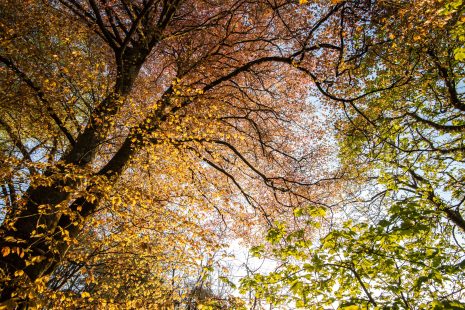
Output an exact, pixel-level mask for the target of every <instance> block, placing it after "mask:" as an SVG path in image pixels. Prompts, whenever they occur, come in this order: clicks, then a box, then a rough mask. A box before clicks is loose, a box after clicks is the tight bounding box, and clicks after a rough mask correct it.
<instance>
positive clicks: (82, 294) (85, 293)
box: [81, 292, 90, 298]
mask: <svg viewBox="0 0 465 310" xmlns="http://www.w3.org/2000/svg"><path fill="white" fill-rule="evenodd" d="M81 297H82V298H89V297H90V294H89V292H82V293H81Z"/></svg>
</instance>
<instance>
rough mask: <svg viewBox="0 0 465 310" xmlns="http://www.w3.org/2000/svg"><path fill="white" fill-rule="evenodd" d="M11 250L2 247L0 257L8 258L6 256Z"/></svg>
mask: <svg viewBox="0 0 465 310" xmlns="http://www.w3.org/2000/svg"><path fill="white" fill-rule="evenodd" d="M10 252H11V250H10V248H9V247H7V246H6V247H4V248H2V255H3V256H4V257H5V256H8V254H10Z"/></svg>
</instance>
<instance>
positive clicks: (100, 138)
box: [0, 0, 371, 306]
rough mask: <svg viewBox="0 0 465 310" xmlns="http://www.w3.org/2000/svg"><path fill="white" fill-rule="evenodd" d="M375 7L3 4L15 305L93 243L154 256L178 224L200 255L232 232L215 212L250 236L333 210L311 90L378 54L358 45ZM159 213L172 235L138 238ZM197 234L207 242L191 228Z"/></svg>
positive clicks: (7, 269)
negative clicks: (297, 213) (288, 214)
mask: <svg viewBox="0 0 465 310" xmlns="http://www.w3.org/2000/svg"><path fill="white" fill-rule="evenodd" d="M370 7H371V6H370V3H369V2H368V1H361V2H360V1H345V2H339V1H336V2H334V1H315V2H313V3H311V4H310V5H306V6H299V5H298V3H294V1H284V0H283V1H271V2H270V1H242V0H239V1H180V0H169V1H156V0H148V1H145V0H144V1H142V0H141V1H130V2H129V1H125V0H119V1H116V0H112V1H110V0H103V1H94V0H88V1H81V0H59V1H45V2H44V1H29V2H24V3H20V4H18V3H16V2H15V1H5V2H4V3H2V9H1V12H2V13H1V24H0V26H1V29H2V33H3V34H4V35H3V36H2V41H1V46H0V62H1V63H2V66H1V74H2V83H1V91H2V98H4V99H3V101H2V106H1V111H0V112H1V113H2V118H1V119H2V123H1V124H0V125H1V128H2V131H1V134H2V136H1V137H2V152H3V153H2V166H3V167H4V168H3V170H2V195H3V196H2V197H3V199H4V208H3V210H4V213H5V217H4V220H3V223H2V227H1V240H0V248H1V250H2V258H1V259H0V270H1V271H0V274H1V279H0V290H1V298H0V300H1V301H2V302H6V303H8V304H9V305H13V304H16V305H18V306H25V305H26V304H28V303H31V302H33V301H30V299H33V300H35V301H36V300H37V299H36V297H35V296H36V295H35V293H34V292H38V293H39V294H44V286H45V285H46V283H47V281H48V280H49V279H50V275H51V274H53V272H54V271H57V274H56V275H57V276H58V275H59V272H60V270H61V271H63V270H62V269H57V268H63V267H58V266H60V263H61V262H64V261H65V259H66V257H68V255H71V254H70V253H73V251H76V250H78V249H79V246H78V244H79V242H78V240H83V239H84V240H86V239H90V241H91V242H90V245H89V244H88V245H86V247H87V249H88V250H89V249H95V248H98V246H95V245H94V246H92V242H94V241H95V242H97V241H101V240H106V239H109V240H110V241H111V242H113V243H111V242H110V241H109V242H110V243H105V244H103V245H102V246H103V248H104V251H107V252H108V251H109V249H110V248H111V246H109V244H115V247H117V248H119V249H121V246H123V247H125V246H126V245H125V243H124V242H122V240H116V239H117V237H118V233H119V232H125V233H126V232H127V233H128V234H129V235H125V236H126V238H127V239H130V240H131V241H134V240H136V241H134V243H131V244H129V245H130V246H132V245H136V244H137V245H138V247H139V251H140V249H144V248H145V247H146V246H149V244H156V245H157V244H158V245H163V244H164V242H165V240H169V239H167V235H169V233H170V229H175V228H174V227H173V224H175V223H174V222H170V221H174V220H175V219H176V220H180V222H181V223H182V224H183V225H185V226H182V227H181V229H180V230H179V231H178V232H183V233H184V234H185V235H184V237H185V239H190V240H191V241H193V243H191V245H190V246H194V245H193V244H195V242H194V241H197V240H201V241H202V242H204V241H205V240H207V239H208V238H207V237H206V236H208V234H207V232H211V231H214V230H215V228H217V227H218V222H217V221H214V220H211V219H212V211H211V210H215V209H216V210H217V212H218V213H219V215H220V218H221V220H222V221H223V223H224V224H225V225H231V223H232V220H233V219H234V221H235V224H234V225H235V229H234V230H236V232H237V233H239V234H240V233H241V231H240V228H241V227H242V229H243V231H247V230H249V229H248V228H247V227H248V226H247V225H248V224H250V223H252V222H254V221H255V220H254V219H253V218H254V216H253V215H254V214H256V213H259V214H261V216H262V218H264V219H265V220H266V221H270V219H271V218H276V219H279V218H280V216H281V217H282V216H283V214H284V213H285V211H286V210H288V209H291V208H293V207H296V206H299V205H302V204H304V203H308V202H309V201H311V202H312V203H313V204H321V205H325V204H328V203H330V201H331V198H332V197H331V194H330V193H328V191H327V188H328V186H329V180H330V179H331V178H337V177H338V175H337V174H336V175H335V173H336V172H335V171H334V169H333V171H331V170H328V172H322V170H321V169H322V168H323V167H325V166H326V165H330V162H331V161H330V160H328V158H331V152H332V149H331V147H330V145H329V144H327V141H326V140H325V136H324V135H325V133H324V130H323V129H322V128H312V126H314V125H315V123H314V122H313V120H312V118H311V117H312V114H311V113H312V111H311V108H312V107H311V105H310V104H308V103H306V102H305V97H306V95H307V87H306V82H305V81H310V80H313V81H314V82H316V84H317V86H318V87H320V88H321V83H320V80H321V79H322V78H323V77H325V76H331V75H333V74H336V75H338V76H343V75H344V73H345V72H346V71H345V70H342V71H338V68H339V67H340V66H341V65H342V63H341V60H342V59H343V58H341V57H342V55H344V56H345V57H347V58H348V59H350V58H353V59H355V58H356V57H357V56H359V55H363V53H364V50H365V48H366V45H367V44H369V42H367V41H365V40H363V39H361V40H358V43H357V44H347V43H346V40H347V35H348V34H349V33H354V32H360V31H362V30H363V29H365V28H364V26H365V25H366V24H367V20H365V19H363V18H361V17H363V16H364V14H365V13H366V12H368V11H369V10H370ZM360 27H361V28H360ZM360 29H362V30H360ZM363 31H365V30H363ZM363 31H362V32H363ZM367 31H368V30H367ZM349 62H350V61H349ZM295 68H297V69H295ZM334 68H336V72H335V71H334ZM309 129H311V132H312V135H309V133H308V132H309ZM291 141H292V143H290V142H291ZM326 155H328V156H329V157H328V156H327V157H325V156H326ZM332 156H333V157H334V154H332ZM325 163H326V164H325ZM319 179H326V181H324V180H323V181H318V180H319ZM334 188H336V187H334ZM244 204H245V205H246V206H245V207H242V209H241V207H240V206H241V205H244ZM142 211H143V212H142ZM154 213H155V216H154V218H152V220H155V219H160V221H161V222H162V223H166V224H164V225H165V226H164V225H160V226H159V227H160V228H159V230H158V231H159V232H160V234H158V235H157V234H155V233H153V232H152V233H149V231H150V230H151V228H152V227H143V228H140V227H139V228H137V229H133V230H130V229H126V228H127V227H125V225H127V223H128V222H130V221H131V220H132V218H131V217H132V215H134V217H135V218H136V219H137V221H136V222H135V224H134V223H133V226H134V227H138V226H141V225H142V223H143V219H144V218H145V219H148V218H149V217H150V216H152V215H153V214H154ZM192 217H193V218H195V220H192ZM147 221H148V223H149V224H150V225H155V223H153V222H151V221H150V220H147ZM118 222H119V223H120V224H121V225H120V226H118V225H116V224H117V223H118ZM107 223H109V224H108V225H109V226H107V227H105V225H106V224H107ZM194 223H195V225H197V228H205V232H203V233H202V232H201V231H200V229H199V230H192V231H191V229H192V228H193V226H195V225H194ZM241 224H243V225H241ZM113 225H114V226H113ZM142 226H143V225H142ZM180 235H182V234H180ZM141 236H147V238H148V239H149V241H150V242H148V243H144V242H145V241H141V240H142V239H140V237H141ZM190 237H192V238H190ZM182 240H183V239H181V240H178V241H179V243H180V244H182ZM86 241H89V240H86ZM207 241H208V240H207ZM171 242H172V241H171ZM213 243H214V242H213ZM188 244H189V243H188ZM202 244H203V243H202ZM83 248H85V247H83ZM135 248H137V247H135ZM157 248H158V247H157ZM81 249H82V248H81ZM128 250H129V248H128V247H125V248H124V251H123V252H124V253H127V251H128ZM70 251H71V252H70ZM138 253H139V252H138ZM175 253H176V252H175ZM87 254H89V253H87ZM172 254H173V253H171V255H172ZM159 255H163V254H159ZM166 255H168V254H166ZM83 257H84V258H92V256H81V261H78V262H72V261H69V262H68V264H71V265H72V266H71V269H72V270H73V269H76V270H78V269H79V270H82V268H80V267H76V266H79V263H80V262H82V258H83ZM115 257H118V256H114V257H113V258H112V260H110V261H113V262H115V260H114V258H115ZM120 257H123V256H120ZM135 257H136V258H137V255H136V256H135ZM122 259H123V260H122V261H124V262H125V263H124V264H131V262H134V260H133V259H134V258H131V257H128V256H125V258H122ZM76 263H77V265H76ZM73 264H74V265H73ZM109 266H116V265H115V264H110V265H109ZM163 266H164V265H163V264H161V265H157V268H162V269H163ZM165 267H166V266H165ZM68 270H69V269H68ZM89 277H91V276H89ZM65 278H66V277H65ZM91 278H92V277H91ZM53 279H54V278H53V277H52V279H51V280H50V281H51V282H49V285H51V286H52V287H53V286H54V285H55V284H56V281H55V282H54V280H53ZM76 279H79V277H78V278H76ZM110 279H111V277H110ZM110 282H111V281H110ZM136 282H137V283H139V284H140V283H142V282H143V279H139V280H138V281H136ZM56 285H58V284H56ZM56 285H55V286H56ZM157 285H159V284H157ZM58 286H59V285H58ZM155 286H156V285H155ZM113 293H114V292H113ZM113 293H112V292H111V290H109V293H108V298H111V295H112V294H113ZM88 295H89V293H88V292H83V293H82V297H83V298H84V299H85V298H87V299H89V296H88ZM52 296H53V294H52Z"/></svg>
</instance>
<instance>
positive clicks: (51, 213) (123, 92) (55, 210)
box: [0, 48, 149, 306]
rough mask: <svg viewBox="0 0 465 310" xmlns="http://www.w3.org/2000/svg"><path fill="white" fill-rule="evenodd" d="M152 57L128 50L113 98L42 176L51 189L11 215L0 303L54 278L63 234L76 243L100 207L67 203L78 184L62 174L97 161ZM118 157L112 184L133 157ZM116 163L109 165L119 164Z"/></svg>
mask: <svg viewBox="0 0 465 310" xmlns="http://www.w3.org/2000/svg"><path fill="white" fill-rule="evenodd" d="M148 54H149V50H147V49H137V50H136V49H133V48H127V49H126V53H125V55H123V57H122V58H123V60H122V61H121V62H120V63H119V64H118V75H117V77H116V81H115V86H114V90H113V92H112V93H111V94H110V95H108V97H107V98H105V99H104V100H103V101H102V102H101V103H100V104H99V105H98V107H97V108H96V109H95V111H94V113H93V116H92V118H91V119H90V121H89V123H88V125H87V126H86V128H85V130H84V131H83V132H82V133H81V134H80V135H79V136H78V138H77V140H76V143H75V145H73V146H71V149H70V150H69V151H68V152H67V154H66V155H65V156H64V157H63V158H62V160H61V161H60V164H59V165H57V167H55V170H52V169H49V170H48V171H46V172H45V173H44V174H43V176H44V177H46V178H48V179H49V180H50V181H51V184H50V185H47V186H34V185H31V187H30V188H29V189H28V190H27V191H26V193H25V194H24V196H23V198H22V202H20V203H19V207H18V208H17V209H18V210H17V211H16V212H14V213H13V212H10V213H9V214H8V216H7V218H6V219H5V221H4V223H3V225H2V226H1V227H0V238H1V239H0V249H9V250H7V251H8V252H9V253H8V255H4V256H3V255H0V256H1V257H0V303H2V302H5V301H8V300H11V299H12V297H13V295H17V294H16V293H17V292H18V290H19V289H20V288H21V287H22V286H23V285H24V283H22V284H21V282H22V281H26V282H29V281H30V282H33V281H35V280H36V279H38V278H40V277H42V276H45V275H49V274H51V273H52V272H53V270H54V269H55V267H56V266H57V264H58V263H59V262H60V261H61V260H62V258H63V257H64V256H65V254H66V252H67V250H68V248H69V244H68V242H66V240H65V237H67V236H65V235H64V234H63V230H66V231H67V232H66V233H65V234H67V235H69V237H70V239H72V238H75V237H77V235H78V234H79V232H80V227H82V225H81V224H82V223H83V222H84V221H85V219H86V217H88V216H89V215H90V214H91V213H92V212H93V211H94V210H95V208H96V207H97V205H98V201H93V202H89V201H87V200H86V199H85V198H84V197H81V198H78V199H76V200H75V201H74V202H71V201H68V200H69V199H70V193H69V192H68V191H65V190H64V189H63V187H64V186H67V187H71V188H75V187H76V186H77V184H76V182H75V181H73V180H69V179H65V178H63V176H62V174H63V173H64V172H65V167H66V166H67V165H74V166H79V167H85V166H87V165H88V164H90V163H91V162H92V160H93V159H94V158H95V156H96V150H97V149H98V146H99V145H100V144H101V143H102V142H103V140H104V139H105V137H106V135H107V133H108V131H109V129H110V128H111V126H110V125H109V124H110V123H111V122H110V121H111V120H112V118H113V117H114V115H115V114H116V113H117V112H118V111H119V108H120V106H121V104H122V102H123V101H124V99H125V97H126V96H127V95H128V94H129V93H130V92H131V90H132V88H133V85H134V81H135V80H136V78H137V76H138V73H139V71H140V68H141V66H142V64H143V63H144V61H145V59H146V57H147V56H148ZM117 58H118V55H117ZM122 148H123V149H124V150H125V151H124V153H128V151H127V149H128V146H127V145H125V144H123V146H122ZM116 157H117V158H115V159H117V162H116V163H115V164H114V165H115V168H116V165H117V166H119V167H118V169H114V170H113V172H112V177H113V178H116V177H118V175H119V174H120V173H121V172H122V171H123V169H124V166H125V165H126V163H127V162H128V160H129V154H125V156H121V151H119V152H117V153H116ZM115 159H113V160H111V162H115ZM116 172H117V173H116ZM60 208H61V209H60ZM62 208H65V209H64V210H63V209H62ZM13 249H21V250H20V251H13ZM4 253H6V252H4ZM33 257H41V259H42V260H41V261H39V262H36V263H34V264H29V265H26V261H27V260H30V259H31V258H33ZM20 270H22V271H24V275H23V276H20V275H19V274H20V273H18V271H20ZM15 273H16V274H15ZM17 302H18V306H21V302H22V301H21V297H19V298H17Z"/></svg>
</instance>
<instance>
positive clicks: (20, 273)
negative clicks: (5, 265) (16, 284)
mask: <svg viewBox="0 0 465 310" xmlns="http://www.w3.org/2000/svg"><path fill="white" fill-rule="evenodd" d="M23 274H24V270H16V271H15V277H20V276H22V275H23Z"/></svg>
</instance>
